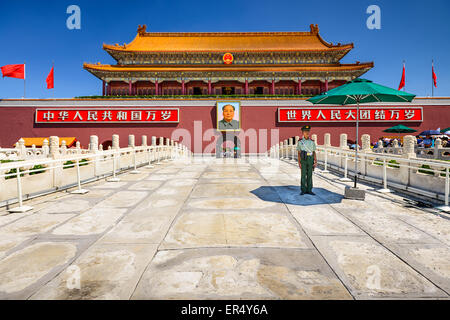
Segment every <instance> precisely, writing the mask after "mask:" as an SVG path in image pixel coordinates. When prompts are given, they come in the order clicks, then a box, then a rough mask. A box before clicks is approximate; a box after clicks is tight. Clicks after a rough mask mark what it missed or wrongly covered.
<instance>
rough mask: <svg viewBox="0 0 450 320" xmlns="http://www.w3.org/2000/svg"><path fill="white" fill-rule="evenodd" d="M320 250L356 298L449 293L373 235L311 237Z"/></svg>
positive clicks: (438, 295) (422, 296) (412, 296)
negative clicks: (374, 238)
mask: <svg viewBox="0 0 450 320" xmlns="http://www.w3.org/2000/svg"><path fill="white" fill-rule="evenodd" d="M312 240H313V242H314V244H315V245H316V246H317V248H318V250H319V251H320V252H322V254H323V255H324V256H325V257H326V260H327V262H328V263H329V264H330V266H331V267H332V268H333V270H334V271H335V272H336V273H337V275H338V276H339V278H340V279H341V280H342V281H343V282H344V283H345V284H346V285H347V287H348V288H349V289H350V291H351V293H352V295H353V296H354V297H355V298H357V299H373V298H402V299H407V298H430V297H435V298H436V297H447V294H446V293H445V292H443V291H442V290H440V289H439V288H438V287H436V286H435V285H434V284H433V283H431V282H430V281H429V280H428V279H426V278H425V277H423V276H422V275H421V274H419V273H418V272H417V271H415V270H414V269H413V268H411V267H410V266H409V265H407V264H406V263H404V261H402V260H400V259H399V258H398V257H397V256H395V255H394V254H392V253H391V252H390V251H389V250H387V249H386V248H384V247H383V246H381V245H379V244H378V243H377V242H375V241H374V240H373V239H371V238H370V237H353V238H352V237H342V236H338V237H324V236H315V237H312Z"/></svg>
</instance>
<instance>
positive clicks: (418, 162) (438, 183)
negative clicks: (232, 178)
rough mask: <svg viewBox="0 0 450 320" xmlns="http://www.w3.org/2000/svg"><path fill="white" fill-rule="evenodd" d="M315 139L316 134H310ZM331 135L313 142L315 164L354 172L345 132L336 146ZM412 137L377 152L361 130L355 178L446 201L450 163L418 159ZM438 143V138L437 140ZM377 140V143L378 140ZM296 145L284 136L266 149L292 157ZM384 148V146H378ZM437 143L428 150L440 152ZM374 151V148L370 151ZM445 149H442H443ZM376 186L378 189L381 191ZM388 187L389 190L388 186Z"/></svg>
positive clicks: (279, 155)
mask: <svg viewBox="0 0 450 320" xmlns="http://www.w3.org/2000/svg"><path fill="white" fill-rule="evenodd" d="M311 137H312V139H313V140H315V141H317V136H316V135H312V136H311ZM330 141H331V135H330V134H328V133H326V134H325V135H324V144H323V145H317V159H318V162H319V164H322V165H324V167H325V168H326V169H328V170H333V171H335V172H340V173H343V174H344V175H345V176H347V174H348V175H349V176H350V177H351V176H354V163H355V151H354V150H349V148H348V146H347V136H346V135H345V134H342V135H340V143H339V144H340V145H339V147H333V146H331V144H330V143H329V142H330ZM415 141H416V138H415V137H414V136H411V135H408V136H405V137H404V138H403V147H401V146H400V145H397V146H395V143H394V147H392V149H397V153H395V154H394V153H386V152H380V150H379V149H378V148H377V149H372V148H371V146H370V136H369V135H368V134H364V135H362V136H361V150H360V152H359V153H358V167H357V170H358V176H359V179H362V180H366V181H370V182H376V183H381V184H383V185H384V186H385V187H384V188H383V189H381V190H384V191H385V190H386V189H387V187H389V186H390V187H391V188H396V189H400V190H408V191H409V192H413V193H417V194H420V195H421V196H428V197H430V198H433V199H440V200H443V201H445V204H446V206H448V202H449V193H450V190H449V188H450V187H449V185H450V182H449V181H448V180H449V177H448V174H446V171H450V163H449V162H446V161H439V160H434V159H430V160H428V159H422V158H420V157H418V156H417V155H416V152H415V150H416V149H417V146H416V145H415ZM437 142H438V143H439V141H437ZM380 144H381V143H380ZM295 149H296V146H295V145H294V144H292V145H291V144H288V143H287V140H285V141H280V143H279V144H277V145H275V146H273V147H272V148H271V149H270V150H269V154H270V156H271V157H273V158H279V159H283V160H284V159H286V155H292V156H293V157H294V158H295V159H296V158H297V157H298V156H297V153H296V152H294V150H295ZM380 149H382V150H383V149H386V148H380ZM443 149H446V148H442V146H441V145H439V146H436V147H435V148H431V149H428V150H434V151H435V150H438V151H439V152H442V150H443ZM374 151H375V152H374ZM444 151H445V150H444ZM381 190H380V191H381ZM388 191H389V190H388Z"/></svg>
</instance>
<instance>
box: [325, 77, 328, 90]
mask: <svg viewBox="0 0 450 320" xmlns="http://www.w3.org/2000/svg"><path fill="white" fill-rule="evenodd" d="M325 91H328V79H326V80H325Z"/></svg>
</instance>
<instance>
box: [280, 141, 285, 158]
mask: <svg viewBox="0 0 450 320" xmlns="http://www.w3.org/2000/svg"><path fill="white" fill-rule="evenodd" d="M283 148H284V142H283V141H280V157H279V159H283V150H284V149H283Z"/></svg>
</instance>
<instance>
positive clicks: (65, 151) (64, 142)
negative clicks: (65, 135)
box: [61, 140, 67, 156]
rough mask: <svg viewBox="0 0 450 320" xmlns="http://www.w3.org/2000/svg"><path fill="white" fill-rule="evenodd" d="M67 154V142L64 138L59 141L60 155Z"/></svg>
mask: <svg viewBox="0 0 450 320" xmlns="http://www.w3.org/2000/svg"><path fill="white" fill-rule="evenodd" d="M66 154H67V144H66V140H63V141H61V155H63V156H65V155H66Z"/></svg>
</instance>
